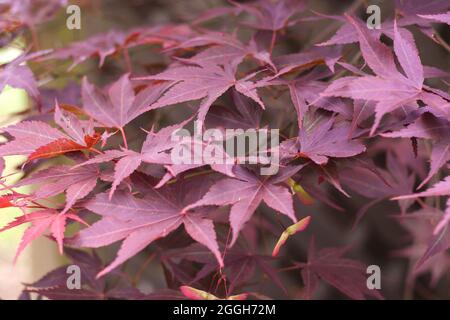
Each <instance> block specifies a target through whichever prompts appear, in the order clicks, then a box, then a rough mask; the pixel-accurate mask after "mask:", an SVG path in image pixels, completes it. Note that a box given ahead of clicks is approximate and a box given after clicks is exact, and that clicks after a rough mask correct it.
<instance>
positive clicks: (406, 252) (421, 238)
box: [395, 207, 450, 286]
mask: <svg viewBox="0 0 450 320" xmlns="http://www.w3.org/2000/svg"><path fill="white" fill-rule="evenodd" d="M443 214H444V213H443V212H442V211H441V210H438V209H436V208H431V207H425V208H423V209H420V210H418V211H415V212H411V213H409V214H408V215H403V216H398V219H399V222H400V223H401V225H402V226H403V227H405V228H406V229H407V230H408V231H409V233H410V234H411V237H412V238H413V243H412V244H411V245H410V246H408V247H406V248H404V249H401V250H399V251H396V252H395V254H398V255H401V256H405V257H408V258H409V259H411V260H415V266H414V268H413V269H412V273H411V275H412V276H414V277H416V276H417V275H418V274H421V273H424V272H427V271H429V272H430V273H431V285H432V286H435V285H436V284H437V283H438V280H439V279H440V278H441V277H442V276H443V275H444V274H445V272H446V270H447V268H448V265H449V263H450V258H449V257H448V255H447V253H446V251H447V250H448V248H450V232H449V230H448V227H447V226H445V228H443V229H442V230H441V231H440V232H438V233H435V234H433V229H435V228H436V224H435V223H434V222H432V221H433V220H434V221H436V220H438V219H440V218H441V217H442V216H443Z"/></svg>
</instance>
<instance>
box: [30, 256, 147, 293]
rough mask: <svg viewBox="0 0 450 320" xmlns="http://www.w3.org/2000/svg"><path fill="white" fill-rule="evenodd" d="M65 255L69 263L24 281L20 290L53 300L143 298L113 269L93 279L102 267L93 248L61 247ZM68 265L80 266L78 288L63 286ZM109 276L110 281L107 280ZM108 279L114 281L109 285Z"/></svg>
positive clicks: (65, 284)
mask: <svg viewBox="0 0 450 320" xmlns="http://www.w3.org/2000/svg"><path fill="white" fill-rule="evenodd" d="M64 252H65V255H66V256H67V257H68V258H70V260H71V262H72V264H67V265H63V266H61V267H58V268H56V269H54V270H52V271H50V272H49V273H47V274H45V275H44V276H43V277H42V278H40V279H39V280H37V281H35V282H33V283H27V284H25V290H24V292H33V293H36V294H38V295H39V296H41V297H46V298H48V299H53V300H73V299H76V300H106V299H138V300H140V299H145V298H146V295H145V294H143V293H141V292H140V291H139V290H138V289H136V288H133V287H131V286H130V284H129V282H128V281H127V279H126V277H125V276H124V275H123V274H121V273H119V272H113V273H111V274H110V275H109V277H106V278H102V279H96V278H95V275H96V274H97V273H98V272H99V271H100V270H101V269H102V268H103V267H104V266H103V263H102V261H101V259H100V257H99V256H98V255H97V254H96V253H95V252H93V253H92V254H89V253H87V252H84V251H81V250H76V249H73V248H64ZM71 265H76V266H78V267H79V268H80V274H81V275H82V277H81V278H80V284H81V286H82V287H81V288H80V289H77V290H73V289H72V290H71V289H69V288H68V287H67V270H68V268H69V267H70V266H71ZM107 280H109V281H110V282H108V281H107ZM111 282H113V283H114V284H113V285H111Z"/></svg>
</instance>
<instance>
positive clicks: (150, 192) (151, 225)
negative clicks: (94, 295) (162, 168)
mask: <svg viewBox="0 0 450 320" xmlns="http://www.w3.org/2000/svg"><path fill="white" fill-rule="evenodd" d="M194 186H196V192H195V193H194V194H192V193H187V190H192V187H194ZM207 187H208V183H204V182H203V183H202V184H199V181H195V180H190V181H183V182H180V183H179V184H177V185H175V186H165V187H163V188H161V189H158V190H156V189H154V188H152V187H147V188H146V191H145V197H144V198H142V199H140V198H136V197H134V196H132V195H131V194H129V193H123V192H116V193H115V195H114V197H112V199H111V201H109V200H108V199H109V198H108V195H107V194H99V195H97V196H96V197H95V198H94V199H92V200H90V201H88V202H87V203H85V207H86V208H87V209H89V210H91V211H93V212H95V213H97V214H100V215H102V216H103V219H102V220H100V221H99V222H97V223H94V224H93V225H92V226H91V227H89V228H87V229H84V230H82V231H80V232H79V234H78V235H77V236H76V237H75V238H74V239H73V240H72V241H71V244H73V245H77V246H83V247H93V248H97V247H101V246H105V245H108V244H111V243H113V242H116V241H119V240H122V239H124V241H123V243H122V246H121V248H120V250H119V252H118V254H117V257H116V259H115V260H114V261H113V262H112V263H111V264H110V265H109V266H107V267H106V268H105V269H103V270H102V271H101V272H100V273H99V274H98V275H97V276H98V277H101V276H103V275H105V274H106V273H108V272H109V271H111V270H113V269H114V268H116V267H117V266H119V265H120V264H122V263H123V262H125V261H126V260H128V259H129V258H131V257H132V256H134V255H135V254H137V253H138V252H139V251H141V250H143V249H144V248H145V247H146V246H148V245H149V244H150V243H152V242H153V241H155V240H156V239H158V238H162V237H165V236H167V235H168V234H169V233H171V232H173V231H175V230H176V229H177V228H178V227H179V226H180V225H184V228H185V230H186V232H187V233H188V234H189V235H190V236H191V238H192V239H194V240H195V241H197V242H199V243H201V244H202V245H204V246H206V247H207V248H208V249H209V250H211V252H213V254H214V256H215V257H216V259H217V262H218V263H219V265H220V266H221V267H222V266H223V261H222V256H221V254H220V252H219V247H218V244H217V242H216V235H215V231H214V225H213V222H212V220H210V219H207V218H205V217H204V216H203V215H202V214H201V213H196V212H188V211H185V210H183V208H185V207H186V206H187V205H189V204H191V203H193V202H195V201H196V200H198V198H200V197H201V196H202V192H201V191H202V190H203V189H205V188H207ZM205 190H206V189H205Z"/></svg>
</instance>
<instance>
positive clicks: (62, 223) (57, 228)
mask: <svg viewBox="0 0 450 320" xmlns="http://www.w3.org/2000/svg"><path fill="white" fill-rule="evenodd" d="M67 219H71V220H74V221H77V222H80V223H83V224H86V225H87V223H86V222H84V221H83V220H82V219H81V218H79V217H78V216H77V215H75V214H72V213H64V214H63V213H60V212H58V211H57V210H54V209H42V210H39V211H34V212H32V213H28V214H24V215H22V216H19V217H17V218H15V220H14V221H12V222H10V223H9V224H8V225H6V226H5V227H3V228H1V229H0V232H3V231H6V230H9V229H11V228H14V227H17V226H19V225H21V224H24V223H28V222H29V223H31V226H30V227H28V229H26V230H25V233H24V234H23V237H22V240H21V241H20V245H19V247H18V249H17V251H16V255H15V257H14V262H16V261H17V258H18V257H19V255H20V254H21V253H22V251H23V250H24V249H25V248H26V246H28V245H29V244H30V243H31V242H32V241H33V240H35V239H36V238H37V237H39V236H41V235H42V234H44V232H45V231H46V230H47V229H49V230H50V232H51V234H52V236H53V237H54V238H55V239H56V242H57V243H58V249H59V252H60V253H61V254H62V252H63V240H64V231H65V228H66V221H67Z"/></svg>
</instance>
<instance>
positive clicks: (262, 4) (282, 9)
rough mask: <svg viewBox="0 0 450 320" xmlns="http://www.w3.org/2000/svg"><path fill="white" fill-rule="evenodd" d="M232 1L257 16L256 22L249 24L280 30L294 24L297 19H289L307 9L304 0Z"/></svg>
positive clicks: (264, 28)
mask: <svg viewBox="0 0 450 320" xmlns="http://www.w3.org/2000/svg"><path fill="white" fill-rule="evenodd" d="M231 3H232V4H233V5H234V6H236V7H237V8H240V9H242V10H243V11H245V12H247V13H249V14H250V15H252V16H253V17H254V18H256V22H254V23H248V25H249V26H251V27H253V28H255V29H261V30H270V31H278V30H280V29H283V28H285V27H287V26H290V25H293V24H294V23H295V21H289V20H290V19H291V17H292V16H293V15H295V14H297V13H299V12H302V11H303V10H304V9H305V4H304V3H303V1H298V0H286V1H275V2H274V1H270V0H259V1H255V2H254V3H250V4H244V3H238V2H234V1H232V2H231Z"/></svg>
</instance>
